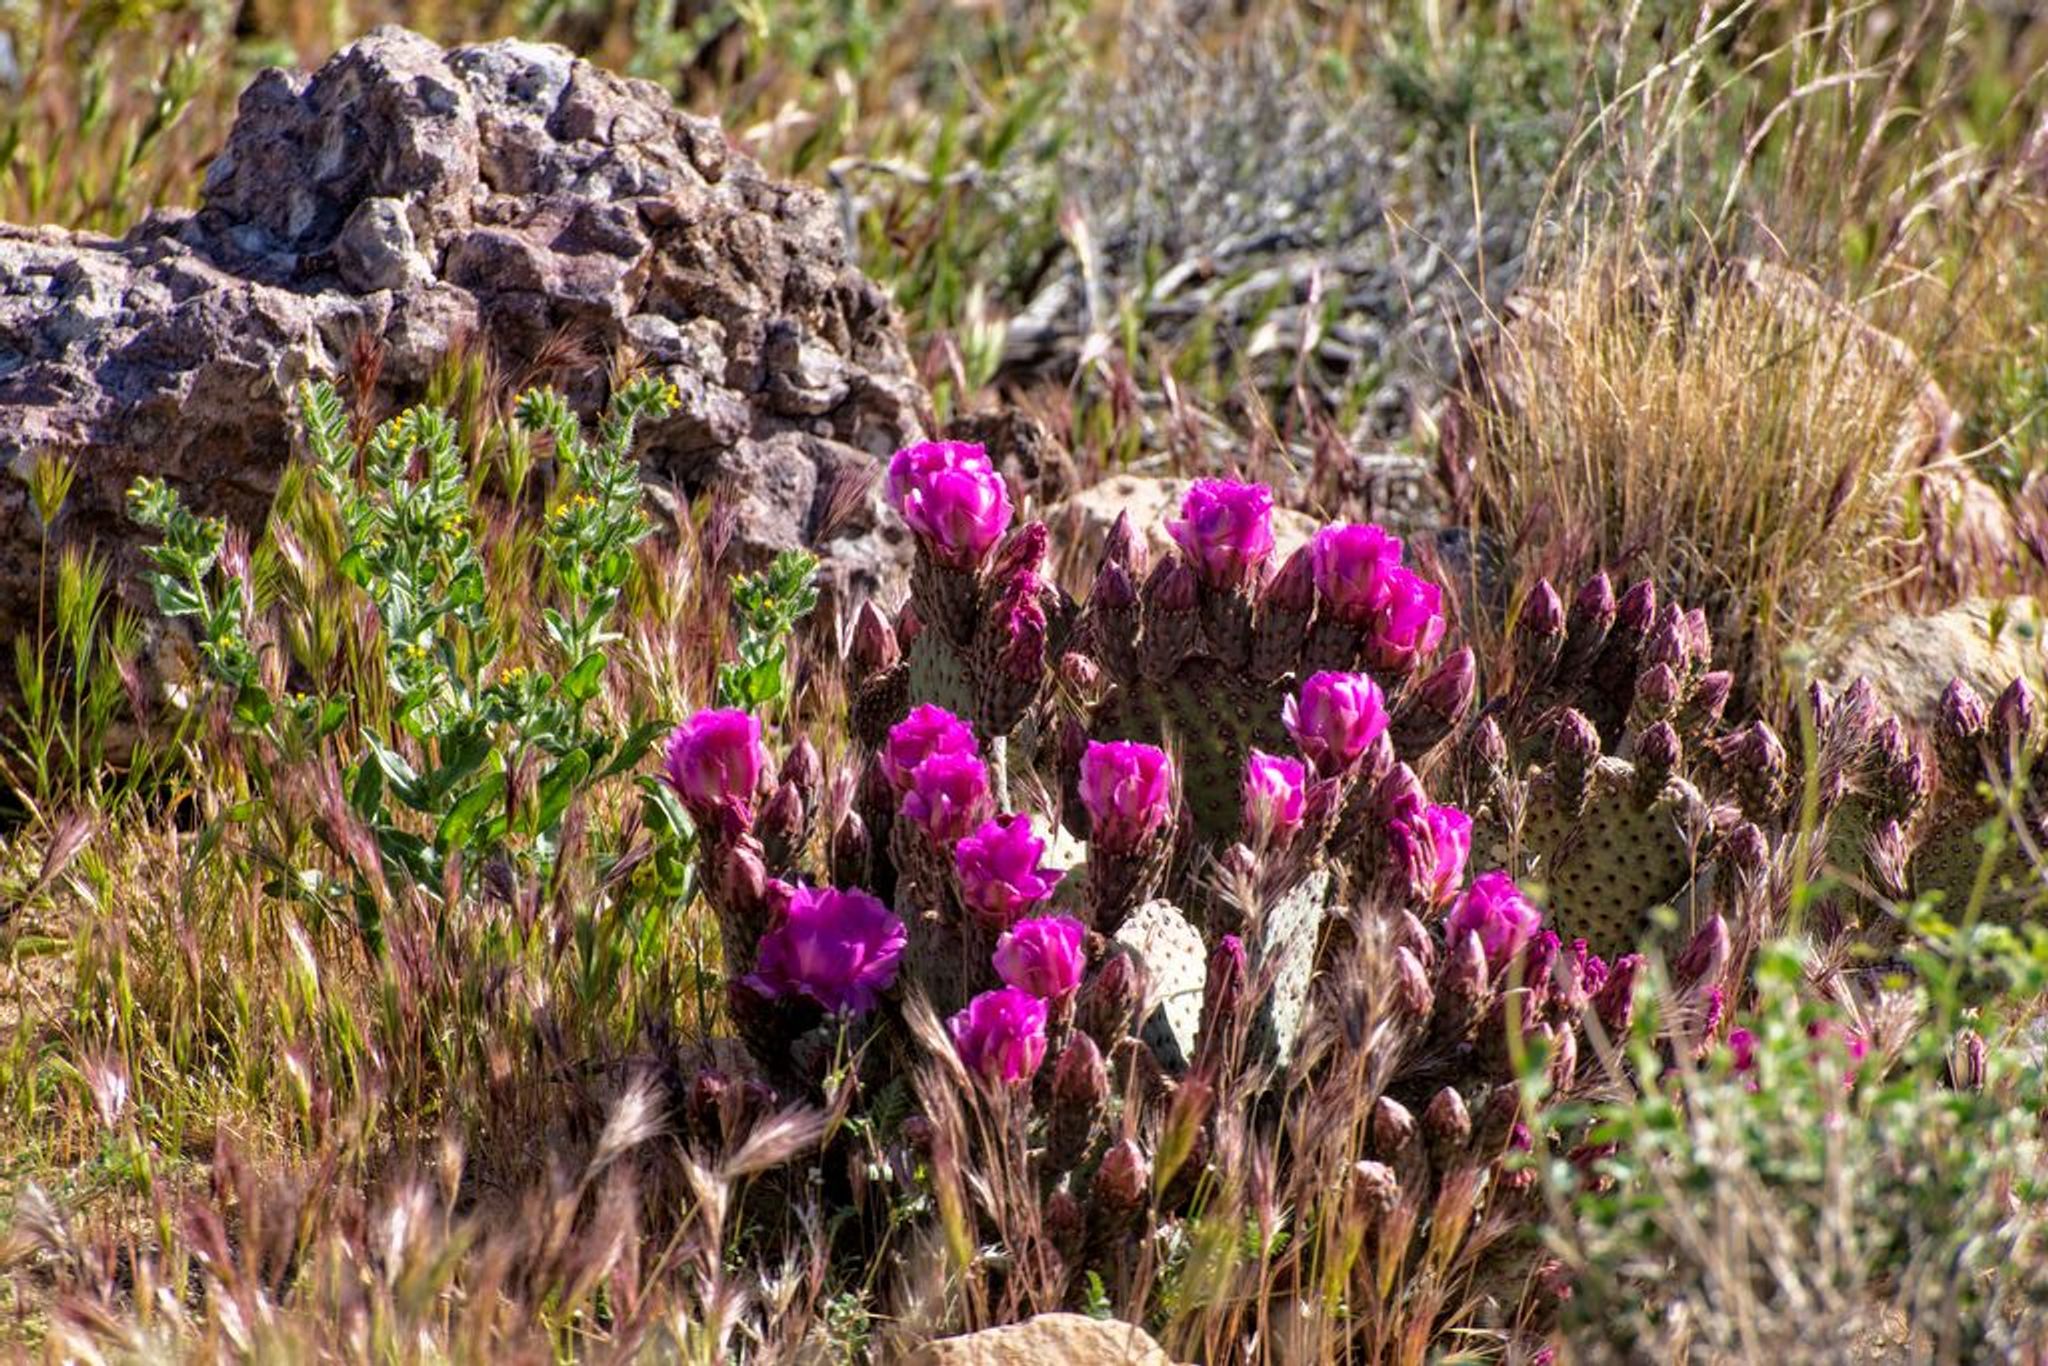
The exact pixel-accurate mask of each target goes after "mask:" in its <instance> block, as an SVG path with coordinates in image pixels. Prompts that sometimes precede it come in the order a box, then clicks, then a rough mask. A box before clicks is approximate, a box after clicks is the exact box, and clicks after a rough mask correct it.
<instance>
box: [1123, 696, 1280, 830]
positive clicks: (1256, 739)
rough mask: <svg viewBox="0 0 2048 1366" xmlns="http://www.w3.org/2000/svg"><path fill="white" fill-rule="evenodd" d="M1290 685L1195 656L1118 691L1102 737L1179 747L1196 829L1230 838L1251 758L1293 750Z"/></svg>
mask: <svg viewBox="0 0 2048 1366" xmlns="http://www.w3.org/2000/svg"><path fill="white" fill-rule="evenodd" d="M1285 691H1286V689H1285V687H1284V686H1266V687H1262V686H1259V685H1257V684H1254V683H1252V682H1250V681H1249V680H1248V679H1246V678H1245V677H1244V676H1243V675H1242V674H1233V673H1230V672H1229V671H1227V670H1225V669H1223V668H1222V667H1220V666H1219V665H1217V664H1216V663H1215V662H1214V661H1212V660H1209V659H1206V658H1191V659H1188V660H1186V661H1184V663H1183V666H1182V667H1181V668H1180V669H1179V670H1177V671H1176V672H1175V673H1174V674H1173V675H1172V676H1170V677H1168V678H1164V679H1161V680H1159V681H1157V682H1154V681H1152V680H1149V679H1141V680H1138V681H1136V682H1134V683H1132V684H1129V685H1126V686H1122V687H1119V688H1117V689H1116V691H1115V692H1113V693H1112V694H1111V695H1110V696H1109V697H1108V698H1107V699H1106V700H1105V701H1104V702H1103V704H1102V706H1101V708H1099V709H1098V710H1097V712H1096V715H1095V725H1094V733H1095V736H1096V738H1098V739H1103V740H1142V741H1145V742H1146V743H1148V744H1156V743H1161V742H1162V737H1164V743H1165V744H1166V745H1167V747H1168V748H1169V749H1173V750H1176V751H1177V753H1178V755H1179V759H1180V765H1181V785H1182V789H1183V792H1184V794H1185V796H1186V798H1187V805H1188V809H1189V810H1190V811H1191V812H1192V813H1193V815H1194V819H1195V830H1196V832H1197V834H1198V835H1199V836H1200V837H1201V838H1202V839H1203V840H1205V841H1209V842H1214V843H1227V842H1228V841H1230V840H1232V839H1235V838H1236V837H1237V835H1238V831H1239V827H1240V826H1241V825H1242V824H1243V819H1244V817H1243V812H1242V808H1241V805H1240V803H1241V802H1242V792H1241V789H1242V787H1243V784H1244V761H1245V755H1246V754H1247V753H1248V752H1249V751H1250V750H1251V749H1253V748H1254V747H1257V748H1259V749H1266V750H1275V751H1278V752H1281V753H1286V752H1289V751H1290V750H1291V747H1292V742H1291V741H1290V740H1289V739H1288V738H1287V731H1286V730H1285V728H1283V727H1282V726H1281V724H1280V699H1281V697H1282V695H1283V694H1284V693H1285Z"/></svg>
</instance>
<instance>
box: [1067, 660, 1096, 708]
mask: <svg viewBox="0 0 2048 1366" xmlns="http://www.w3.org/2000/svg"><path fill="white" fill-rule="evenodd" d="M1060 683H1061V685H1062V686H1063V687H1065V688H1066V690H1067V691H1068V692H1070V693H1072V694H1074V696H1076V697H1078V698H1081V699H1083V700H1084V701H1087V702H1094V701H1096V700H1097V699H1098V698H1099V697H1100V696H1101V693H1102V666H1101V665H1100V664H1097V663H1096V662H1095V661H1094V660H1093V659H1090V658H1089V657H1088V656H1087V655H1084V654H1079V653H1076V652H1075V651H1072V650H1069V651H1068V652H1067V653H1065V654H1063V655H1061V656H1060Z"/></svg>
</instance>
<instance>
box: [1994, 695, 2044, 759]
mask: <svg viewBox="0 0 2048 1366" xmlns="http://www.w3.org/2000/svg"><path fill="white" fill-rule="evenodd" d="M2035 713H2036V708H2035V705H2034V690H2033V689H2032V688H2030V687H2028V686H2027V680H2026V679H2024V678H2015V679H2014V680H2013V681H2012V683H2011V684H2010V685H2009V686H2008V687H2007V688H2006V690H2005V691H2004V692H2002V693H2000V694H1999V695H1998V701H1996V702H1994V703H1993V704H1992V706H1991V739H1992V743H1994V744H1996V745H1997V746H1998V747H1999V748H2000V749H2001V750H2003V751H2005V752H2006V753H2007V754H2011V753H2013V752H2015V751H2018V750H2023V749H2025V748H2026V747H2027V745H2028V744H2029V743H2030V742H2031V741H2032V740H2033V736H2034V720H2035Z"/></svg>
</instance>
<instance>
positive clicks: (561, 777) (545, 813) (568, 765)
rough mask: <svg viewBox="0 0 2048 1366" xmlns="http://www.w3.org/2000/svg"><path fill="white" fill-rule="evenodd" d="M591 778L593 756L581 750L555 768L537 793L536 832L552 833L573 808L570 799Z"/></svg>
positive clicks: (567, 756) (535, 807)
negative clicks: (570, 807) (565, 813)
mask: <svg viewBox="0 0 2048 1366" xmlns="http://www.w3.org/2000/svg"><path fill="white" fill-rule="evenodd" d="M588 776H590V756H589V755H588V754H586V753H584V752H583V751H582V750H580V749H572V750H570V751H569V752H568V753H567V754H564V755H563V756H562V758H561V760H560V762H558V763H557V764H556V765H555V766H554V767H553V768H551V769H549V770H548V771H547V774H546V775H545V776H544V777H542V779H541V780H540V787H539V788H538V790H537V791H536V794H535V806H534V815H533V823H532V825H531V826H530V827H529V828H530V829H532V830H533V831H535V832H539V831H543V830H552V829H554V828H555V822H557V821H559V820H561V819H562V812H564V811H566V810H567V809H568V807H569V799H570V798H572V797H574V796H575V795H576V790H577V788H578V787H579V786H580V785H581V784H582V782H583V780H584V779H585V778H587V777H588Z"/></svg>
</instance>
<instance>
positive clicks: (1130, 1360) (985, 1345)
mask: <svg viewBox="0 0 2048 1366" xmlns="http://www.w3.org/2000/svg"><path fill="white" fill-rule="evenodd" d="M908 1366H1172V1358H1170V1357H1168V1356H1167V1355H1166V1353H1165V1352H1164V1351H1162V1350H1161V1349H1160V1346H1159V1344H1158V1343H1156V1342H1154V1341H1153V1340H1152V1337H1151V1335H1150V1334H1148V1333H1147V1332H1146V1331H1145V1330H1144V1329H1142V1328H1139V1327H1137V1326H1136V1325H1135V1324H1129V1323H1123V1322H1120V1321H1118V1320H1115V1319H1091V1318H1089V1317H1087V1316H1086V1315H1085V1314H1040V1315H1039V1316H1038V1317H1037V1318H1034V1319H1026V1320H1025V1321H1024V1322H1023V1323H1013V1324H1010V1325H1008V1326H1007V1327H1003V1328H988V1329H984V1330H982V1331H981V1332H979V1333H969V1334H967V1335H966V1336H964V1337H957V1338H944V1339H942V1340H940V1341H938V1342H928V1343H926V1344H925V1345H924V1346H922V1347H920V1348H918V1349H917V1351H915V1352H913V1353H911V1355H910V1357H909V1358H908Z"/></svg>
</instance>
